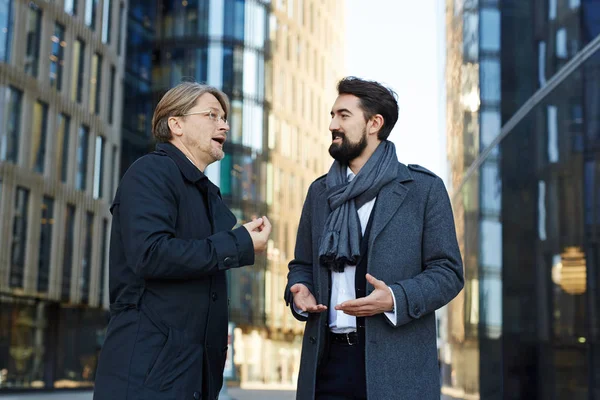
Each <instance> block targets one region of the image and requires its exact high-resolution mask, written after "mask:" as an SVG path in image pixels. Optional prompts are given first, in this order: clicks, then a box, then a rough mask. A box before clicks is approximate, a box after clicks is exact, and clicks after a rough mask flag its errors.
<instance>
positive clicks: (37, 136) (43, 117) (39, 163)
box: [30, 100, 48, 174]
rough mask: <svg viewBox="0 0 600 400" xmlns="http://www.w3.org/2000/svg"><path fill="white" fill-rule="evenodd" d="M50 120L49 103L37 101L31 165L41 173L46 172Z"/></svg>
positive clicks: (32, 136)
mask: <svg viewBox="0 0 600 400" xmlns="http://www.w3.org/2000/svg"><path fill="white" fill-rule="evenodd" d="M47 121H48V104H46V103H43V102H41V101H39V100H38V101H36V103H35V105H34V106H33V127H32V128H33V131H32V132H31V165H30V167H31V168H32V169H33V170H34V171H35V172H38V173H40V174H43V173H44V162H45V161H46V132H47Z"/></svg>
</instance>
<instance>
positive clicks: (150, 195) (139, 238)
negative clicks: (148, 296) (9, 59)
mask: <svg viewBox="0 0 600 400" xmlns="http://www.w3.org/2000/svg"><path fill="white" fill-rule="evenodd" d="M179 174H180V172H179V170H178V169H177V166H176V165H175V164H174V163H173V162H172V161H171V160H170V159H169V158H168V157H163V156H146V157H143V158H141V159H140V160H138V161H137V162H136V163H134V164H133V165H132V167H131V168H130V169H129V171H128V172H127V173H126V174H125V176H124V177H123V180H122V182H121V185H120V187H119V192H120V194H119V196H118V199H119V200H118V204H115V208H116V210H114V211H113V212H118V213H119V218H120V226H121V237H122V240H123V247H124V249H125V256H126V258H127V263H128V265H130V266H131V268H132V269H133V270H134V272H135V273H136V274H137V275H139V276H140V277H143V278H146V279H156V278H162V279H185V278H197V277H202V276H205V275H207V274H211V273H213V272H216V271H219V270H225V269H229V268H236V267H241V266H243V265H251V264H253V263H254V247H253V245H252V239H251V237H250V234H249V233H248V231H247V230H246V228H244V227H243V226H242V227H239V228H237V229H234V230H231V231H225V232H218V233H215V234H214V235H212V236H209V237H207V238H206V239H181V238H177V237H175V232H176V229H175V228H176V221H177V212H178V196H179V191H178V188H177V186H176V184H175V183H174V178H173V177H178V176H179Z"/></svg>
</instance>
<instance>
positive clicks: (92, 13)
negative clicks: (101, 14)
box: [84, 0, 98, 30]
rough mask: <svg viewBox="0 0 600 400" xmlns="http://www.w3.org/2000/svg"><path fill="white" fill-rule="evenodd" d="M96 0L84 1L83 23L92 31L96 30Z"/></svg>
mask: <svg viewBox="0 0 600 400" xmlns="http://www.w3.org/2000/svg"><path fill="white" fill-rule="evenodd" d="M97 7H98V0H85V15H84V21H85V24H86V25H87V26H89V27H90V28H91V29H92V30H94V29H96V12H97V10H96V8H97Z"/></svg>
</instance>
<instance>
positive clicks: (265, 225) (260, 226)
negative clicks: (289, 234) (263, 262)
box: [244, 216, 271, 252]
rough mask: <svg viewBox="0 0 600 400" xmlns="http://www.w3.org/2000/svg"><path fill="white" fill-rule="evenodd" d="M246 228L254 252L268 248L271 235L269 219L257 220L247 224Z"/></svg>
mask: <svg viewBox="0 0 600 400" xmlns="http://www.w3.org/2000/svg"><path fill="white" fill-rule="evenodd" d="M244 228H246V229H247V230H248V233H249V234H250V237H251V238H252V244H253V245H254V251H256V252H261V251H265V250H266V248H267V241H268V240H269V235H270V234H271V222H269V219H268V218H267V217H264V216H263V217H262V218H257V219H254V220H252V221H251V222H248V223H245V224H244Z"/></svg>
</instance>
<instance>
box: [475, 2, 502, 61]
mask: <svg viewBox="0 0 600 400" xmlns="http://www.w3.org/2000/svg"><path fill="white" fill-rule="evenodd" d="M480 18H481V23H480V27H479V29H480V32H481V38H480V40H481V44H480V46H481V49H482V50H489V51H499V50H500V10H498V9H489V8H484V9H482V10H481V11H480Z"/></svg>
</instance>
